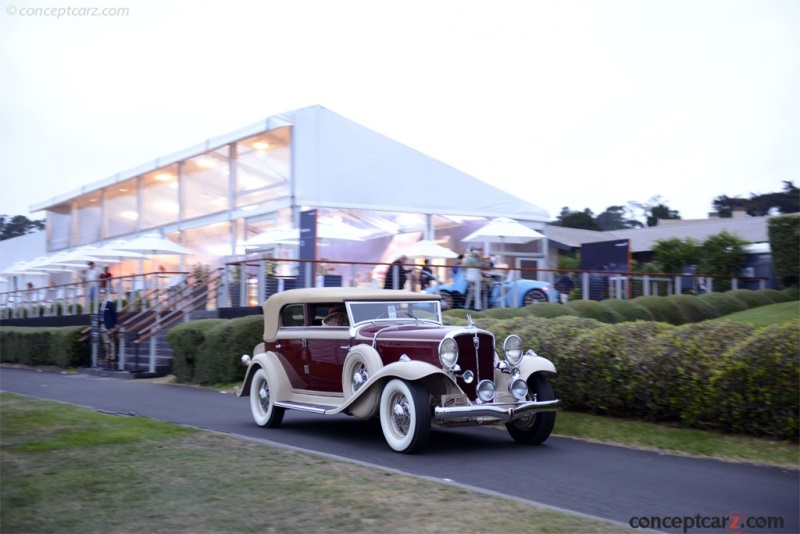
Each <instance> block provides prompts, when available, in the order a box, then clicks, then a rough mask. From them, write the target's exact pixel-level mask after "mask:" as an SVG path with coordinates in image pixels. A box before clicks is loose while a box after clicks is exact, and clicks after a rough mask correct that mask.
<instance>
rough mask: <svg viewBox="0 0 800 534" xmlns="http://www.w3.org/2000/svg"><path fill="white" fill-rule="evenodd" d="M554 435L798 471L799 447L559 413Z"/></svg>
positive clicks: (620, 420)
mask: <svg viewBox="0 0 800 534" xmlns="http://www.w3.org/2000/svg"><path fill="white" fill-rule="evenodd" d="M554 433H555V434H557V435H561V436H568V437H573V438H580V439H585V440H590V441H597V442H602V443H611V444H617V445H622V446H625V447H631V448H637V449H646V450H657V451H662V452H666V453H670V454H679V455H688V456H703V457H709V458H716V459H720V460H725V461H731V462H750V463H755V464H762V465H775V466H780V467H787V468H791V469H800V446H798V444H797V443H787V442H783V441H770V440H767V439H758V438H753V437H749V436H740V435H729V434H720V433H717V432H709V431H703V430H692V429H686V428H676V427H672V426H668V425H663V424H654V423H644V422H641V421H632V420H626V419H615V418H613V417H603V416H599V415H590V414H583V413H575V412H559V413H558V416H557V417H556V427H555V430H554Z"/></svg>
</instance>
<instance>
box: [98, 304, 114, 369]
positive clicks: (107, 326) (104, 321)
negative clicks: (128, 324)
mask: <svg viewBox="0 0 800 534" xmlns="http://www.w3.org/2000/svg"><path fill="white" fill-rule="evenodd" d="M100 295H101V296H102V298H103V303H102V304H101V305H100V338H101V339H102V340H103V347H104V348H105V356H106V357H105V361H106V362H113V361H116V359H117V348H116V339H115V337H116V336H115V333H114V330H115V329H116V327H117V305H116V303H114V301H113V300H111V297H110V296H109V294H108V290H106V289H101V290H100Z"/></svg>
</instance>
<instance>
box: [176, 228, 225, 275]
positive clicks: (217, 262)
mask: <svg viewBox="0 0 800 534" xmlns="http://www.w3.org/2000/svg"><path fill="white" fill-rule="evenodd" d="M230 228H231V223H230V222H221V223H216V224H210V225H208V226H203V227H201V228H193V229H191V230H185V231H184V232H183V246H185V247H186V248H188V249H189V250H191V251H192V252H194V256H192V257H186V258H184V260H185V267H186V269H187V270H189V271H191V267H192V265H193V264H195V263H202V264H205V265H209V266H210V267H211V268H212V269H216V268H218V267H222V266H223V264H224V261H223V260H224V258H225V256H231V255H232V254H233V251H232V250H231V245H230Z"/></svg>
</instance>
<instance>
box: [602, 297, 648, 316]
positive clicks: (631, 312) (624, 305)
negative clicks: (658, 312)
mask: <svg viewBox="0 0 800 534" xmlns="http://www.w3.org/2000/svg"><path fill="white" fill-rule="evenodd" d="M603 304H604V305H606V306H608V307H609V308H611V309H612V310H614V311H615V312H617V313H618V314H620V315H621V316H622V319H623V320H624V321H652V320H654V319H653V314H652V313H650V310H648V309H647V308H645V307H644V306H640V305H639V304H634V303H633V302H631V301H629V300H622V299H607V300H604V301H603Z"/></svg>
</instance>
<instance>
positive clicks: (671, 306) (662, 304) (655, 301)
mask: <svg viewBox="0 0 800 534" xmlns="http://www.w3.org/2000/svg"><path fill="white" fill-rule="evenodd" d="M631 302H633V303H634V304H638V305H639V306H644V307H645V308H647V309H648V310H650V313H652V314H653V319H655V320H656V321H661V322H663V323H669V324H672V325H676V326H677V325H682V324H685V323H688V322H689V318H688V317H687V316H686V313H684V311H683V310H682V309H681V308H680V306H678V305H677V304H676V303H675V301H674V300H669V299H668V298H667V297H656V296H646V297H636V298H635V299H633V300H632V301H631Z"/></svg>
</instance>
